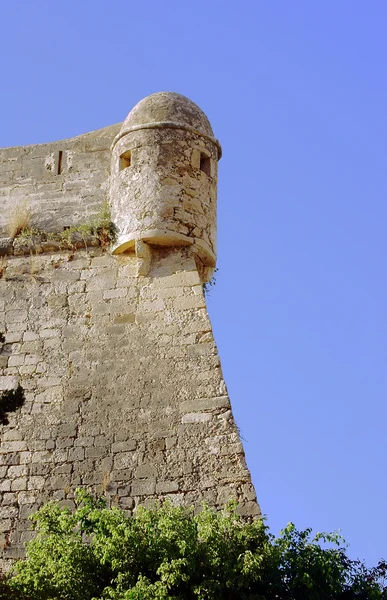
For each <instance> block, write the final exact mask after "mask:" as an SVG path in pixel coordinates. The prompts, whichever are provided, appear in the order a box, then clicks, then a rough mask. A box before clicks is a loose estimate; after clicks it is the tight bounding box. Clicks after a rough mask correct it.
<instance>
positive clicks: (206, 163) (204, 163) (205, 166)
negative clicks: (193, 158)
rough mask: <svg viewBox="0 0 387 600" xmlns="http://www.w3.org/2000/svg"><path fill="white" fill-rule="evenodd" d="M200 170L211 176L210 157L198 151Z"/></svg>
mask: <svg viewBox="0 0 387 600" xmlns="http://www.w3.org/2000/svg"><path fill="white" fill-rule="evenodd" d="M200 170H201V171H203V173H205V174H206V175H208V177H210V176H211V159H210V157H209V156H207V155H206V154H204V152H201V153H200Z"/></svg>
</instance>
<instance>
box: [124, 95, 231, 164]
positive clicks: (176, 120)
mask: <svg viewBox="0 0 387 600" xmlns="http://www.w3.org/2000/svg"><path fill="white" fill-rule="evenodd" d="M168 127H170V128H175V129H187V130H190V131H193V132H195V133H197V134H199V135H202V136H204V137H207V138H210V139H211V140H212V141H213V142H214V143H215V144H216V145H217V146H218V151H219V158H220V157H221V153H222V151H221V147H220V144H219V142H218V140H217V139H215V137H214V132H213V131H212V127H211V125H210V122H209V120H208V118H207V117H206V115H205V114H204V112H203V111H202V110H201V109H200V108H199V107H198V106H197V104H195V103H194V102H192V100H190V99H189V98H186V96H182V95H181V94H176V93H175V92H157V93H156V94H151V95H150V96H147V97H146V98H143V99H142V100H140V102H138V103H137V104H136V106H135V107H134V108H132V110H131V111H130V113H129V114H128V116H127V117H126V119H125V121H124V122H123V124H122V127H121V130H120V133H119V134H118V135H117V136H116V138H115V139H114V141H113V146H114V145H115V144H116V143H117V142H118V140H119V139H120V138H122V137H123V136H124V135H126V134H127V133H130V132H131V131H136V130H138V129H153V128H168Z"/></svg>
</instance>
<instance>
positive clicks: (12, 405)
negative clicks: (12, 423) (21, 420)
mask: <svg viewBox="0 0 387 600" xmlns="http://www.w3.org/2000/svg"><path fill="white" fill-rule="evenodd" d="M24 402H25V397H24V390H23V388H22V386H21V385H18V387H17V388H16V389H14V390H6V391H4V392H2V393H1V396H0V424H1V425H8V424H9V420H8V413H10V412H15V411H16V410H17V409H18V408H20V407H21V406H23V404H24Z"/></svg>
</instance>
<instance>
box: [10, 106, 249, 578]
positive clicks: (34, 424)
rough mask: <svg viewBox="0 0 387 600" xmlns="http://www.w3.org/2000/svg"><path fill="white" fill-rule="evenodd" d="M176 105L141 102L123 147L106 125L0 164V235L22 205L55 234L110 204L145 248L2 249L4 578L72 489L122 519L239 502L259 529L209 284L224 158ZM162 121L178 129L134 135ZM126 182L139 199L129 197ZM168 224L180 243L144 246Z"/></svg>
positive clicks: (196, 117) (193, 116) (198, 122)
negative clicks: (37, 524) (50, 508)
mask: <svg viewBox="0 0 387 600" xmlns="http://www.w3.org/2000/svg"><path fill="white" fill-rule="evenodd" d="M173 96H177V95H173ZM151 98H152V97H151ZM181 98H182V97H179V98H175V97H173V98H172V97H169V98H167V99H166V98H165V95H162V96H161V97H159V99H158V100H157V102H154V99H153V100H152V101H151V102H149V101H148V102H145V103H143V104H142V108H141V107H140V108H141V110H139V109H137V108H136V109H135V111H134V113H133V114H132V113H130V114H131V116H130V118H129V119H128V120H127V121H126V122H125V126H124V127H123V129H122V130H121V133H120V127H119V126H111V127H108V128H105V129H103V130H100V131H97V132H93V133H91V134H87V135H85V136H79V137H78V138H74V139H72V140H65V141H62V142H55V143H54V144H42V145H40V146H29V147H26V148H6V149H4V150H1V151H0V186H1V187H0V205H1V210H0V227H1V228H2V229H3V232H4V234H3V235H4V236H6V235H7V234H6V225H7V217H6V215H7V211H8V210H10V209H11V207H12V206H13V205H14V204H15V202H17V201H18V200H19V199H21V198H24V199H27V200H28V202H29V203H30V206H31V208H32V212H33V218H34V222H35V223H36V225H38V226H39V227H42V228H46V230H48V231H50V230H51V231H59V230H61V229H63V227H66V226H68V225H73V224H79V223H82V222H84V220H85V219H89V218H90V216H92V215H93V214H95V213H96V212H98V210H99V209H100V208H101V205H102V202H103V200H104V199H105V198H106V197H108V196H109V197H110V200H111V201H112V203H113V214H114V215H115V219H116V224H117V226H118V228H119V229H120V235H122V236H125V235H126V234H127V233H130V232H129V230H131V229H133V228H134V229H136V228H137V229H136V231H140V233H141V235H140V236H139V239H136V241H135V246H134V248H133V251H128V252H123V253H119V254H115V255H114V254H111V253H110V252H107V251H103V250H102V249H101V248H99V247H96V246H95V241H94V242H93V243H92V244H91V245H86V246H87V247H85V245H83V246H82V245H78V246H76V247H72V248H68V249H64V248H62V247H49V246H45V247H43V245H42V243H41V240H39V238H36V239H35V241H32V242H31V240H30V242H31V243H30V245H29V246H28V248H27V246H26V248H27V250H28V253H27V254H26V253H25V252H27V250H25V251H24V250H23V248H24V246H23V244H21V242H20V240H19V242H18V243H16V242H17V241H18V239H16V240H14V241H13V242H12V241H11V242H10V240H9V239H8V238H7V237H4V238H3V239H4V243H2V245H0V249H1V252H2V253H3V254H7V257H6V259H3V258H2V259H1V260H3V261H4V260H6V268H3V270H2V271H0V273H1V274H0V333H1V334H2V335H1V336H0V340H1V341H0V392H2V391H5V390H10V389H15V388H16V387H17V386H18V385H19V384H21V385H22V387H23V389H24V392H25V403H24V405H23V406H22V407H21V408H20V409H18V410H17V411H16V412H10V413H8V418H9V423H8V425H1V426H0V476H1V479H0V537H1V539H3V540H6V543H3V549H2V556H3V559H2V560H3V562H2V565H3V566H5V567H7V565H8V563H9V561H10V560H13V559H14V558H17V557H18V556H22V554H23V543H24V541H26V540H27V539H28V537H29V535H30V532H29V531H28V526H29V525H28V523H29V522H28V521H27V517H28V515H29V514H30V513H31V512H32V511H34V510H36V508H37V507H39V506H40V505H42V504H43V503H44V502H46V501H47V500H49V499H57V500H60V501H61V502H62V503H63V505H66V506H72V505H73V504H72V503H73V496H74V489H75V488H76V487H79V486H83V487H87V488H89V489H91V490H93V491H94V492H96V493H99V494H101V493H103V494H104V495H105V496H106V498H107V500H108V502H110V501H114V502H115V503H117V502H118V504H119V505H120V506H122V507H123V508H125V510H128V511H132V510H134V509H135V508H136V507H137V506H138V505H139V504H146V503H149V502H154V501H159V500H162V499H163V498H166V497H168V498H171V499H172V501H173V502H176V503H184V504H194V505H197V506H199V505H200V504H201V502H202V501H203V500H207V501H208V502H209V503H210V504H213V505H215V506H221V505H223V504H224V503H225V502H226V501H227V500H229V499H230V498H234V499H236V500H237V501H238V502H239V503H240V510H241V514H243V515H244V516H247V517H253V516H256V515H258V514H259V507H258V504H257V502H256V498H255V491H254V488H253V486H252V484H251V479H250V474H249V471H248V469H247V466H246V462H245V457H244V452H243V447H242V444H241V442H240V439H239V435H238V430H237V427H236V425H235V423H234V420H233V416H232V411H231V406H230V401H229V398H228V394H227V389H226V385H225V382H224V379H223V375H222V371H221V368H220V361H219V356H218V352H217V348H216V344H215V342H214V339H213V335H212V330H211V324H210V321H209V318H208V314H207V310H206V303H205V298H204V296H203V289H202V285H201V284H202V282H203V281H206V280H207V279H208V277H209V275H210V273H211V268H212V266H214V262H211V261H214V260H215V233H216V223H215V215H216V206H215V202H216V162H217V160H218V158H219V145H218V143H217V142H216V140H215V138H213V134H212V130H211V127H210V125H209V123H208V121H207V119H206V117H205V115H203V113H202V112H201V111H200V109H198V107H196V105H194V104H193V103H190V101H187V99H183V101H182V100H181ZM166 100H168V102H169V101H170V103H169V104H168V102H167V101H166ZM187 102H188V104H187ZM140 104H141V103H140ZM141 111H142V112H141ZM163 111H164V112H163ZM198 111H199V112H198ZM141 115H142V116H141ZM163 115H164V116H163ZM168 115H169V117H168V119H167V116H168ZM159 118H160V119H161V120H163V119H164V120H165V119H167V121H168V122H169V121H171V122H174V123H175V124H176V122H177V121H176V119H180V121H178V122H179V123H180V124H181V125H183V127H181V128H179V127H176V128H174V127H166V128H163V127H162V128H157V127H156V128H152V127H149V128H145V129H141V130H138V129H136V125H141V126H142V125H144V123H145V125H146V124H147V123H148V124H149V123H152V122H153V123H157V122H158V121H157V120H156V121H155V119H159ZM146 119H150V121H149V120H148V121H147V120H146ZM152 119H153V121H152ZM185 126H187V127H186V128H185ZM133 128H134V129H133ZM115 136H118V137H117V138H116V140H115V144H114V148H113V153H112V155H111V152H110V145H111V143H112V141H113V138H114V137H115ZM127 143H128V144H129V145H128V146H127ZM129 147H130V148H131V149H133V164H132V166H129V167H126V168H125V170H127V171H128V172H129V170H130V169H131V168H133V171H132V173H131V174H124V175H122V174H121V173H120V172H119V171H114V169H119V163H118V162H117V161H118V160H119V159H120V157H121V154H122V153H123V152H125V150H127V149H128V148H129ZM119 148H120V149H119ZM59 152H62V154H61V158H60V160H61V164H60V168H59V163H58V161H59V154H58V153H59ZM202 152H207V153H208V156H210V157H211V161H212V162H211V165H212V166H211V165H210V170H209V171H208V173H206V172H205V171H203V170H202V169H201V168H200V156H201V153H202ZM148 158H149V160H150V163H149V164H148V166H146V165H147V162H146V161H147V160H148ZM110 160H112V165H113V167H112V168H113V171H114V173H113V176H114V177H115V178H116V180H115V182H114V181H113V182H112V180H111V179H109V168H110ZM136 161H137V162H136ZM149 165H151V166H149ZM207 166H208V165H207ZM203 168H204V167H203ZM149 169H151V171H149ZM152 169H153V171H152ZM59 171H60V172H59ZM167 172H169V175H168V177H170V180H169V181H166V178H167ZM136 173H137V175H138V177H139V180H138V181H140V182H143V183H141V185H140V187H138V188H135V186H136V185H137V184H136V183H135V181H136V177H137V175H136V177H134V174H136ZM152 173H153V175H152ZM132 176H133V177H132ZM152 176H154V180H155V181H156V180H158V181H159V183H160V185H161V187H160V188H157V186H156V188H157V189H158V190H159V192H160V193H159V195H154V192H155V190H156V188H154V189H153V188H152V185H153V184H151V179H152ZM125 178H126V179H125ZM124 181H125V182H126V184H127V185H128V186H129V187H128V189H129V188H130V189H132V191H133V192H135V191H136V189H137V191H138V192H139V195H140V196H141V197H140V196H139V195H137V196H136V195H134V196H133V197H132V196H131V195H130V194H129V196H125V194H124V192H123V190H124V189H125V185H124V184H123V182H124ZM195 182H196V183H195ZM143 185H144V186H145V187H143ZM130 186H132V188H131V187H130ZM133 186H134V187H133ZM114 190H115V191H114ZM112 194H113V197H112ZM114 194H118V196H117V197H116V200H117V201H115V200H114V198H115V196H114ZM135 197H137V200H138V203H137V204H136V201H135ZM114 202H115V204H114ZM190 203H191V204H190ZM189 206H191V209H192V210H191V209H189ZM172 209H173V210H172ZM183 213H184V214H183ZM147 219H148V220H147ZM160 220H161V221H163V223H164V226H165V227H164V229H165V231H168V232H172V234H171V236H170V235H169V233H168V235H167V236H166V237H165V238H164V239H163V240H160V239H158V238H156V239H155V238H154V239H153V240H150V244H151V243H152V244H153V245H149V244H148V243H147V242H146V240H145V238H144V235H143V234H144V232H146V231H149V228H150V227H155V226H156V225H157V227H159V225H160V223H161V221H160ZM156 221H157V223H156ZM160 226H161V225H160ZM184 227H186V228H187V230H185V229H184ZM159 230H160V229H159ZM183 230H184V233H183ZM175 233H176V234H179V235H180V234H181V235H184V236H186V237H187V238H189V240H190V242H189V243H187V244H186V245H181V244H179V243H178V239H179V238H178V236H177V237H174V235H175ZM145 237H146V235H145ZM0 238H1V233H0ZM122 239H123V238H122ZM160 241H161V242H162V245H158V244H159V242H160ZM200 242H203V243H204V245H203V244H202V245H201V246H200ZM31 244H32V245H31ZM34 244H35V246H34ZM34 248H35V250H37V248H38V250H37V252H38V253H37V254H36V253H34ZM30 251H31V252H33V254H32V255H30V254H29V252H30ZM1 252H0V254H1ZM211 257H212V258H211Z"/></svg>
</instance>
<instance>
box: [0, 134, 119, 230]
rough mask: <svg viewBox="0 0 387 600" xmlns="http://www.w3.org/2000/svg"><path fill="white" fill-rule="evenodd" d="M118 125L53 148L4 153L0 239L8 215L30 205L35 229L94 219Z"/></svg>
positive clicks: (43, 146) (0, 162)
mask: <svg viewBox="0 0 387 600" xmlns="http://www.w3.org/2000/svg"><path fill="white" fill-rule="evenodd" d="M119 129H120V124H118V125H111V126H109V127H105V128H104V129H99V130H98V131H93V132H91V133H87V134H85V135H80V136H78V137H75V138H71V139H68V140H61V141H59V142H53V143H49V144H37V145H31V146H15V147H11V148H2V149H0V207H1V210H0V238H1V237H6V236H7V223H8V220H9V214H10V212H11V211H12V209H13V207H14V206H15V205H16V204H18V203H24V202H28V206H29V207H30V209H31V211H32V221H33V225H34V226H35V227H37V228H38V229H42V230H44V231H62V230H63V229H64V228H65V227H69V226H72V225H79V224H80V223H85V222H87V221H89V220H90V218H91V217H92V216H93V215H95V214H96V213H97V212H98V211H99V210H100V209H101V206H102V205H103V201H104V200H105V198H106V190H107V186H108V176H109V173H110V160H111V154H110V146H111V143H112V141H113V139H114V137H115V135H116V134H117V133H118V131H119Z"/></svg>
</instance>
